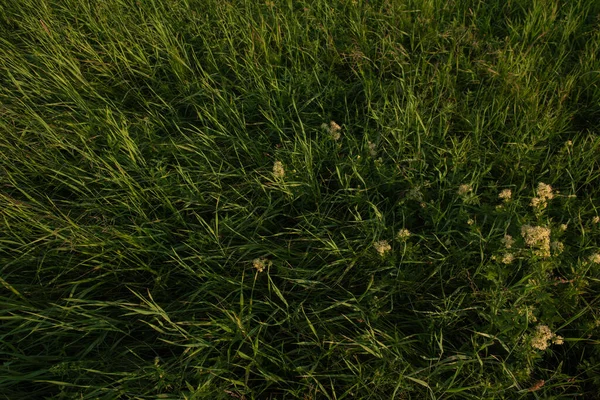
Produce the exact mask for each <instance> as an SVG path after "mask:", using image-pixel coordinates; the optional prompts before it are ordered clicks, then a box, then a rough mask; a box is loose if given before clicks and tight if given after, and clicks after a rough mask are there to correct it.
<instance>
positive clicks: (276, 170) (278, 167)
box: [273, 161, 285, 179]
mask: <svg viewBox="0 0 600 400" xmlns="http://www.w3.org/2000/svg"><path fill="white" fill-rule="evenodd" d="M273 175H274V176H275V178H277V179H282V178H283V177H284V176H285V170H284V169H283V163H282V162H281V161H275V163H274V164H273Z"/></svg>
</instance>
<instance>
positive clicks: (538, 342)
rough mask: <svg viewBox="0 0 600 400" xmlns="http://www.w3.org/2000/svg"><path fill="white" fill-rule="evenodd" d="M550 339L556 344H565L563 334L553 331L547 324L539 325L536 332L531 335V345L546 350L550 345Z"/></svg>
mask: <svg viewBox="0 0 600 400" xmlns="http://www.w3.org/2000/svg"><path fill="white" fill-rule="evenodd" d="M550 341H552V343H554V344H563V342H564V341H563V338H562V336H558V335H556V334H554V333H552V331H551V330H550V328H548V326H547V325H538V326H537V327H536V329H535V334H534V335H533V336H532V337H531V347H533V348H535V349H538V350H546V349H547V348H548V346H549V345H550Z"/></svg>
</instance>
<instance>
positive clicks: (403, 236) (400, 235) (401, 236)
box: [398, 229, 410, 240]
mask: <svg viewBox="0 0 600 400" xmlns="http://www.w3.org/2000/svg"><path fill="white" fill-rule="evenodd" d="M409 236H410V231H409V230H408V229H400V230H399V231H398V239H400V240H406V239H408V237H409Z"/></svg>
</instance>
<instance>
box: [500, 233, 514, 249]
mask: <svg viewBox="0 0 600 400" xmlns="http://www.w3.org/2000/svg"><path fill="white" fill-rule="evenodd" d="M501 242H502V244H503V245H504V247H506V248H507V249H510V248H511V247H512V245H513V244H514V243H515V240H514V239H513V237H512V236H510V235H504V238H503V239H502V240H501Z"/></svg>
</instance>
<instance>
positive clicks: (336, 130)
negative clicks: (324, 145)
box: [321, 121, 342, 141]
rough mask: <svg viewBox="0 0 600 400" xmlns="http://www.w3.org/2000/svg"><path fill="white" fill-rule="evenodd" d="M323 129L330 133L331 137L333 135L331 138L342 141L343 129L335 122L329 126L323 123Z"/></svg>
mask: <svg viewBox="0 0 600 400" xmlns="http://www.w3.org/2000/svg"><path fill="white" fill-rule="evenodd" d="M321 128H323V129H325V130H326V131H327V132H329V135H331V138H332V139H333V140H336V141H337V140H340V137H342V134H341V131H342V127H341V126H339V125H338V124H337V123H336V122H335V121H330V122H329V125H327V124H326V123H323V124H322V125H321Z"/></svg>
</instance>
